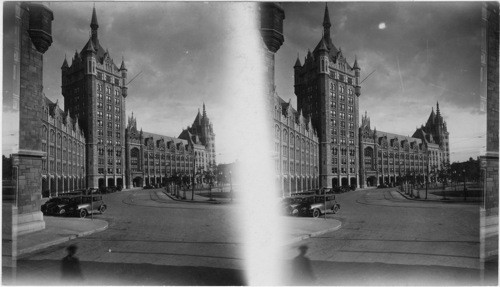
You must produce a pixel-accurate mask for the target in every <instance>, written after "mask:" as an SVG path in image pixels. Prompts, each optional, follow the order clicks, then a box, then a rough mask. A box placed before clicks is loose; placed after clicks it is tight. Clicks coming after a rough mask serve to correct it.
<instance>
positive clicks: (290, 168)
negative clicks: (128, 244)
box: [275, 159, 317, 174]
mask: <svg viewBox="0 0 500 287" xmlns="http://www.w3.org/2000/svg"><path fill="white" fill-rule="evenodd" d="M279 163H280V161H279V160H278V159H276V160H275V169H276V171H278V172H279V171H280V165H279ZM282 167H283V170H282V171H283V173H284V174H288V173H305V174H311V173H312V172H313V171H314V170H316V168H317V166H316V165H313V164H305V163H295V164H294V163H293V162H289V161H287V160H283V165H282Z"/></svg>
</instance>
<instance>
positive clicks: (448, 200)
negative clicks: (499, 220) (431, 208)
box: [396, 189, 481, 203]
mask: <svg viewBox="0 0 500 287" xmlns="http://www.w3.org/2000/svg"><path fill="white" fill-rule="evenodd" d="M396 191H397V192H398V193H399V194H401V195H402V196H403V197H404V198H406V199H407V200H414V201H423V202H440V203H479V202H481V201H478V200H469V201H460V200H453V199H449V198H448V199H445V200H443V199H423V198H412V197H409V196H408V195H406V194H405V193H404V192H402V191H401V190H399V189H396Z"/></svg>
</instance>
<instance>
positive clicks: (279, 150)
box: [274, 96, 319, 196]
mask: <svg viewBox="0 0 500 287" xmlns="http://www.w3.org/2000/svg"><path fill="white" fill-rule="evenodd" d="M275 99H276V103H275V114H274V155H275V156H274V158H275V171H276V174H277V177H276V180H277V182H278V187H279V190H280V191H281V195H282V196H289V195H290V194H292V193H296V192H303V191H307V190H310V189H312V188H317V187H318V179H319V178H318V161H319V159H318V136H317V134H316V131H315V130H314V129H313V127H312V125H311V121H310V119H309V118H305V117H304V116H302V114H301V113H300V112H297V111H296V110H295V109H293V108H292V106H291V105H290V103H287V102H285V101H283V99H281V98H280V97H279V96H276V97H275Z"/></svg>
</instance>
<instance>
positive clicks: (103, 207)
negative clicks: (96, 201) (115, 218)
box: [99, 205, 106, 213]
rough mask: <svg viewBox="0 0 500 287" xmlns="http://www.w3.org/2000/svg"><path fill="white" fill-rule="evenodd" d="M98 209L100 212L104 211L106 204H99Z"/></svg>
mask: <svg viewBox="0 0 500 287" xmlns="http://www.w3.org/2000/svg"><path fill="white" fill-rule="evenodd" d="M99 211H100V212H101V213H104V211H106V205H101V206H100V207H99Z"/></svg>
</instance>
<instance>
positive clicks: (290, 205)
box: [282, 195, 311, 216]
mask: <svg viewBox="0 0 500 287" xmlns="http://www.w3.org/2000/svg"><path fill="white" fill-rule="evenodd" d="M308 197H311V196H310V195H309V196H292V197H286V198H284V199H283V201H282V205H283V210H284V211H285V214H286V215H292V216H299V215H300V206H301V205H302V204H304V203H305V202H306V201H307V198H308Z"/></svg>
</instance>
